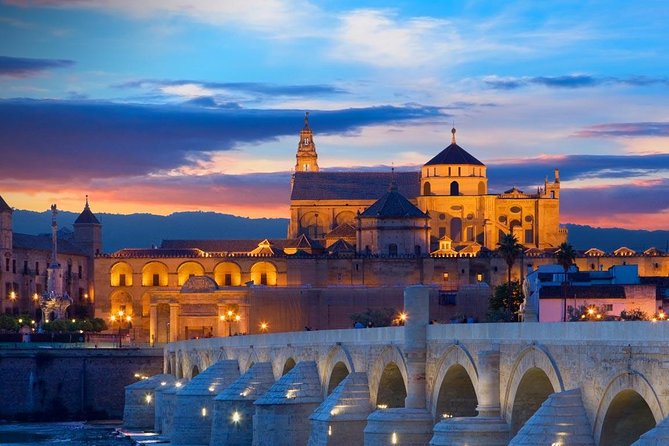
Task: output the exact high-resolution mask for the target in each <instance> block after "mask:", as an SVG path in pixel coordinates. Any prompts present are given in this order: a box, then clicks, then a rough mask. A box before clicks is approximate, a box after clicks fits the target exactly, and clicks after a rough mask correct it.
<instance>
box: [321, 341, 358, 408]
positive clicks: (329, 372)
mask: <svg viewBox="0 0 669 446" xmlns="http://www.w3.org/2000/svg"><path fill="white" fill-rule="evenodd" d="M338 364H343V365H344V366H345V367H346V370H348V373H354V372H355V366H354V365H353V358H352V356H351V353H350V352H349V351H348V349H346V347H343V346H342V345H339V344H338V345H335V346H333V347H332V348H330V350H329V351H328V353H327V354H326V355H325V356H324V357H323V358H322V359H321V360H320V361H319V362H318V365H319V371H320V375H321V385H322V387H323V396H324V397H327V395H328V393H329V391H330V390H331V388H333V385H331V381H332V379H333V374H335V368H337V372H339V370H340V367H338ZM348 373H347V374H348ZM344 377H345V376H344ZM344 377H341V376H339V374H338V375H337V376H335V379H336V380H337V383H336V384H339V382H340V381H341V380H342V379H343V378H344ZM340 378H341V379H340ZM332 384H335V383H332Z"/></svg>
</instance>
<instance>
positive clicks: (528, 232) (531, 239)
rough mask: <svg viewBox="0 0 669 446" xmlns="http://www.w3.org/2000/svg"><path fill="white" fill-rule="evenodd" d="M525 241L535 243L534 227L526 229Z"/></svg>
mask: <svg viewBox="0 0 669 446" xmlns="http://www.w3.org/2000/svg"><path fill="white" fill-rule="evenodd" d="M525 243H534V230H533V229H525Z"/></svg>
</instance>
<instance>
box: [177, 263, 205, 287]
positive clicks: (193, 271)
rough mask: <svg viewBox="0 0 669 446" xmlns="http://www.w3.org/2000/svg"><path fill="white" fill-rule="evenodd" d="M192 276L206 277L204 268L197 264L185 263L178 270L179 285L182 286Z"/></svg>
mask: <svg viewBox="0 0 669 446" xmlns="http://www.w3.org/2000/svg"><path fill="white" fill-rule="evenodd" d="M191 276H204V267H203V266H202V265H200V264H199V263H197V262H184V263H182V264H181V265H179V268H178V269H177V283H178V285H179V286H182V285H183V284H184V283H186V281H187V280H188V279H189V278H190V277H191Z"/></svg>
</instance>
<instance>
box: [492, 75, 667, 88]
mask: <svg viewBox="0 0 669 446" xmlns="http://www.w3.org/2000/svg"><path fill="white" fill-rule="evenodd" d="M483 82H484V83H485V85H486V86H487V87H489V88H492V89H495V90H515V89H518V88H523V87H528V86H531V85H540V86H544V87H549V88H584V87H596V86H598V85H602V84H621V85H630V86H637V87H645V86H650V85H669V78H667V77H648V76H632V77H626V78H620V77H595V76H590V75H587V74H573V75H564V76H525V77H500V78H497V77H492V78H487V79H484V81H483Z"/></svg>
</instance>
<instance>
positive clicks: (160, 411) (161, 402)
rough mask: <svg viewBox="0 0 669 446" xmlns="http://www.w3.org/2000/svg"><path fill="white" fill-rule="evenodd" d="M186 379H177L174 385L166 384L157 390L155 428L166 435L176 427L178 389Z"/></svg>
mask: <svg viewBox="0 0 669 446" xmlns="http://www.w3.org/2000/svg"><path fill="white" fill-rule="evenodd" d="M184 383H185V380H183V379H177V380H175V381H174V384H172V385H169V384H168V385H166V386H165V387H164V388H162V389H160V390H156V420H155V423H154V428H155V430H156V431H157V432H160V433H161V434H163V435H165V436H170V435H171V434H172V428H173V427H174V411H175V410H176V406H177V391H178V390H179V389H180V388H181V387H182V386H183V385H184Z"/></svg>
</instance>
